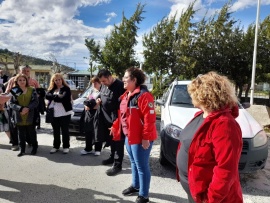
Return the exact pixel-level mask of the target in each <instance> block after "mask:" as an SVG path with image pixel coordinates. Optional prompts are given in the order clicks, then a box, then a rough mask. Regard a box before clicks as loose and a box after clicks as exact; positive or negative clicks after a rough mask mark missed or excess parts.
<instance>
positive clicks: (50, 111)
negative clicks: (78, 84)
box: [45, 108, 54, 123]
mask: <svg viewBox="0 0 270 203" xmlns="http://www.w3.org/2000/svg"><path fill="white" fill-rule="evenodd" d="M53 117H54V108H47V110H46V116H45V123H52V122H53Z"/></svg>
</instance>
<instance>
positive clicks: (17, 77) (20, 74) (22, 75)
mask: <svg viewBox="0 0 270 203" xmlns="http://www.w3.org/2000/svg"><path fill="white" fill-rule="evenodd" d="M20 77H22V78H25V80H26V84H25V87H29V83H28V78H27V76H26V75H24V74H22V73H19V74H17V75H16V76H15V79H14V87H15V86H19V84H18V79H19V78H20Z"/></svg>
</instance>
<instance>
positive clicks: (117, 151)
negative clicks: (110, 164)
mask: <svg viewBox="0 0 270 203" xmlns="http://www.w3.org/2000/svg"><path fill="white" fill-rule="evenodd" d="M124 146H125V140H119V141H115V140H112V141H111V155H110V156H111V158H113V159H114V162H118V163H120V164H122V162H123V158H124Z"/></svg>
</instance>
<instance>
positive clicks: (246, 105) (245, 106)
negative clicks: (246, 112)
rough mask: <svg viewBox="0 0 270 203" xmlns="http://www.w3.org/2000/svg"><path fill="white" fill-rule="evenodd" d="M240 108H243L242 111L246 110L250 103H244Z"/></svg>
mask: <svg viewBox="0 0 270 203" xmlns="http://www.w3.org/2000/svg"><path fill="white" fill-rule="evenodd" d="M242 106H243V108H244V109H247V108H249V107H250V103H249V102H244V103H243V104H242Z"/></svg>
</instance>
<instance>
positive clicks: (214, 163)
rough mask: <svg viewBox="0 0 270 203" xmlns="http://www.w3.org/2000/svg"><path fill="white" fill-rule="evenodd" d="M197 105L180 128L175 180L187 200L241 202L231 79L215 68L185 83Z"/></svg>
mask: <svg viewBox="0 0 270 203" xmlns="http://www.w3.org/2000/svg"><path fill="white" fill-rule="evenodd" d="M188 92H189V94H190V96H191V98H192V103H193V105H194V106H195V107H197V108H199V109H201V111H199V112H197V113H196V114H195V116H194V118H193V119H192V120H191V121H190V122H189V123H188V124H187V126H186V127H185V128H184V129H183V131H182V132H181V140H180V144H179V148H178V153H177V158H176V163H177V167H178V180H179V178H180V183H181V185H182V187H183V188H184V190H185V191H186V193H187V195H188V200H189V202H190V203H193V202H196V203H203V202H207V203H217V202H220V203H242V202H243V197H242V191H241V185H240V181H239V173H238V162H239V159H240V155H241V151H242V133H241V129H240V126H239V125H238V123H237V122H236V120H235V118H236V117H237V116H238V106H237V97H236V94H235V91H234V88H233V86H232V84H231V82H230V81H229V80H228V79H227V77H225V76H221V75H219V74H217V73H215V72H209V73H207V74H205V75H199V76H198V77H197V78H196V79H194V80H192V82H191V83H190V84H189V85H188Z"/></svg>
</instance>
